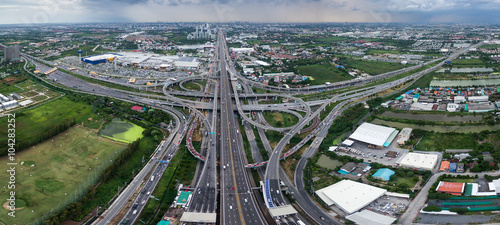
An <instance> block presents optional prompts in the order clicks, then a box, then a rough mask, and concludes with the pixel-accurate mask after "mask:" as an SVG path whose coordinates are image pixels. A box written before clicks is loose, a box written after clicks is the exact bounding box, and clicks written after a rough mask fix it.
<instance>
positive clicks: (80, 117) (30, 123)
mask: <svg viewBox="0 0 500 225" xmlns="http://www.w3.org/2000/svg"><path fill="white" fill-rule="evenodd" d="M96 117H97V115H96V114H94V113H92V107H91V106H90V105H87V104H85V103H83V102H73V101H71V100H69V99H68V98H67V97H62V98H59V99H57V100H55V101H51V102H48V103H46V104H43V105H40V106H38V107H35V108H32V109H28V110H26V111H24V112H22V113H16V131H17V132H16V143H23V142H30V140H33V139H37V138H40V137H41V136H43V135H44V134H45V133H47V132H48V131H49V130H50V129H51V128H53V127H55V126H57V125H59V124H61V123H63V122H64V121H71V120H73V119H75V120H76V123H81V122H82V121H87V120H88V118H94V119H96ZM7 120H8V118H7V117H6V116H5V117H2V118H0V126H2V127H7ZM0 143H4V145H2V146H0V153H2V154H3V155H5V154H6V152H7V148H6V146H7V145H6V143H7V129H0ZM2 154H0V155H2Z"/></svg>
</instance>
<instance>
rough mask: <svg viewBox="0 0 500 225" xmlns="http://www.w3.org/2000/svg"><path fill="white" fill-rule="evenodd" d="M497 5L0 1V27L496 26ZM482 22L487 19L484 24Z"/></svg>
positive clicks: (428, 0) (459, 0)
mask: <svg viewBox="0 0 500 225" xmlns="http://www.w3.org/2000/svg"><path fill="white" fill-rule="evenodd" d="M495 10H497V11H498V10H500V0H406V1H401V0H349V1H347V0H234V1H233V0H2V5H1V6H0V23H38V22H49V23H50V22H52V23H56V22H118V21H135V22H150V21H157V20H161V21H172V22H174V21H207V22H231V21H250V22H346V21H347V22H439V21H442V22H450V21H451V22H457V23H459V22H480V21H486V22H490V23H491V22H497V23H498V22H500V17H498V15H496V14H495V13H494V11H495ZM486 18H487V19H486Z"/></svg>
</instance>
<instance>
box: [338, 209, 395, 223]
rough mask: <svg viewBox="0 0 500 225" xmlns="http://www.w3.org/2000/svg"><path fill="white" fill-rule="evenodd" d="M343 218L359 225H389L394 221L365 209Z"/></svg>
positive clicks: (391, 218)
mask: <svg viewBox="0 0 500 225" xmlns="http://www.w3.org/2000/svg"><path fill="white" fill-rule="evenodd" d="M345 218H346V219H348V220H350V221H353V222H355V223H356V224H359V225H390V224H392V223H394V221H396V218H394V217H390V216H386V215H382V214H380V213H376V212H373V211H370V210H367V209H365V210H363V211H361V212H357V213H354V214H352V215H349V216H346V217H345Z"/></svg>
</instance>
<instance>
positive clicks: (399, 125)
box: [371, 119, 500, 133]
mask: <svg viewBox="0 0 500 225" xmlns="http://www.w3.org/2000/svg"><path fill="white" fill-rule="evenodd" d="M371 123H375V124H379V125H385V126H389V127H394V128H397V129H403V128H405V127H409V128H412V129H421V130H425V131H434V132H441V133H447V132H457V133H477V132H481V131H483V130H491V131H495V130H500V125H494V126H488V125H477V126H458V125H457V126H439V125H417V124H410V123H401V122H393V121H387V120H382V119H374V120H372V121H371Z"/></svg>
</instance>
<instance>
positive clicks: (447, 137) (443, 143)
mask: <svg viewBox="0 0 500 225" xmlns="http://www.w3.org/2000/svg"><path fill="white" fill-rule="evenodd" d="M475 145H476V139H475V138H474V136H473V135H472V134H445V133H426V134H425V135H424V137H423V138H422V140H421V141H420V143H418V145H417V146H416V147H415V149H416V150H422V151H443V150H445V149H472V148H474V147H475Z"/></svg>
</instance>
